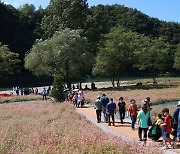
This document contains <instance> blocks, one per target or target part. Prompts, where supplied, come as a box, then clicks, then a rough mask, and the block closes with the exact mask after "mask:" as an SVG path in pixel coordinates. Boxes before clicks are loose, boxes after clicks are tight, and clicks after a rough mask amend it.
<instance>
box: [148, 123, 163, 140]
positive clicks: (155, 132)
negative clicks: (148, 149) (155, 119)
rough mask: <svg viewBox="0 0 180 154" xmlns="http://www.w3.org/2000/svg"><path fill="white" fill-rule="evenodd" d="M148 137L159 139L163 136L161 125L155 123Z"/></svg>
mask: <svg viewBox="0 0 180 154" xmlns="http://www.w3.org/2000/svg"><path fill="white" fill-rule="evenodd" d="M148 137H149V138H150V139H151V140H154V141H157V140H159V138H160V137H161V128H160V127H159V125H155V124H153V125H152V126H151V127H150V129H149V132H148Z"/></svg>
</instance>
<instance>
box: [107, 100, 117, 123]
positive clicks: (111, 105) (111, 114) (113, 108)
mask: <svg viewBox="0 0 180 154" xmlns="http://www.w3.org/2000/svg"><path fill="white" fill-rule="evenodd" d="M106 109H107V115H108V123H109V124H108V126H111V120H110V117H111V118H112V124H113V126H115V124H114V122H115V121H114V114H115V113H116V103H114V102H113V99H112V98H111V99H110V102H109V103H108V104H107V105H106Z"/></svg>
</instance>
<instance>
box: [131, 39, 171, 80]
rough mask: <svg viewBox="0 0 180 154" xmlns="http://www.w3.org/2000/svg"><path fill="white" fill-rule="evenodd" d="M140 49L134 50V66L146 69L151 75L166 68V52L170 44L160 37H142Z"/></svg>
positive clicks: (162, 71)
mask: <svg viewBox="0 0 180 154" xmlns="http://www.w3.org/2000/svg"><path fill="white" fill-rule="evenodd" d="M139 49H140V50H135V52H134V57H135V59H136V60H135V63H134V67H136V68H138V69H139V70H145V71H148V72H149V73H150V74H151V75H152V76H153V77H156V76H157V75H158V74H159V73H164V72H165V71H166V70H167V69H168V65H169V64H168V54H169V52H170V51H169V50H170V45H169V44H168V43H165V42H164V40H163V39H162V38H156V39H151V38H148V37H144V39H143V40H142V43H141V45H140V48H139Z"/></svg>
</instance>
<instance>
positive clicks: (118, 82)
mask: <svg viewBox="0 0 180 154" xmlns="http://www.w3.org/2000/svg"><path fill="white" fill-rule="evenodd" d="M117 87H120V80H119V74H118V75H117Z"/></svg>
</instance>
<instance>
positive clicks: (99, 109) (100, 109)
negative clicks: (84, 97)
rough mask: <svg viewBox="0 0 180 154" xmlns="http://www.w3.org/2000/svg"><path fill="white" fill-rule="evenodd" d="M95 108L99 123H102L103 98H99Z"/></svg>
mask: <svg viewBox="0 0 180 154" xmlns="http://www.w3.org/2000/svg"><path fill="white" fill-rule="evenodd" d="M94 106H95V109H96V116H97V123H100V122H101V112H102V102H101V97H100V96H98V97H97V100H96V101H95V102H94Z"/></svg>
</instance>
